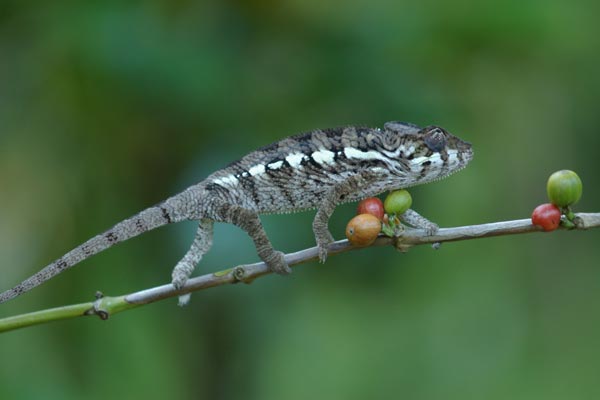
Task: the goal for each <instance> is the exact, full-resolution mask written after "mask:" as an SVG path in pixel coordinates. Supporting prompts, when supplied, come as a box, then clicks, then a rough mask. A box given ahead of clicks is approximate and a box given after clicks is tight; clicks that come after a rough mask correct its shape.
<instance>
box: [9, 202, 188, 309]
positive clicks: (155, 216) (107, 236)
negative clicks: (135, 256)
mask: <svg viewBox="0 0 600 400" xmlns="http://www.w3.org/2000/svg"><path fill="white" fill-rule="evenodd" d="M184 193H185V192H184ZM182 195H183V193H182V194H180V195H177V196H174V197H172V198H170V199H169V200H166V201H165V202H163V203H161V204H158V205H156V206H154V207H150V208H148V209H146V210H144V211H142V212H140V213H139V214H137V215H135V216H133V217H131V218H129V219H126V220H124V221H121V222H119V223H118V224H116V225H115V226H113V227H112V228H111V229H109V230H108V231H106V232H104V233H102V234H100V235H97V236H95V237H93V238H91V239H90V240H88V241H87V242H85V243H83V244H81V245H80V246H78V247H76V248H75V249H73V250H71V251H70V252H68V253H67V254H65V255H64V256H62V257H61V258H59V259H58V260H56V261H54V262H53V263H52V264H50V265H48V266H46V267H45V268H43V269H42V270H41V271H39V272H37V273H36V274H34V275H33V276H31V277H29V278H27V279H25V280H24V281H23V282H21V283H20V284H18V285H17V286H15V287H14V288H12V289H9V290H7V291H5V292H4V293H0V303H4V302H5V301H8V300H10V299H13V298H15V297H17V296H19V295H21V294H22V293H25V292H27V291H29V290H30V289H32V288H34V287H36V286H38V285H40V284H42V283H44V282H45V281H47V280H49V279H50V278H52V277H54V276H56V275H58V274H60V273H61V272H63V271H65V270H67V269H69V268H71V267H72V266H74V265H76V264H77V263H79V262H81V261H83V260H85V259H86V258H89V257H91V256H93V255H94V254H97V253H100V252H101V251H103V250H106V249H108V248H109V247H112V246H114V245H115V244H117V243H120V242H123V241H125V240H127V239H130V238H132V237H135V236H138V235H140V234H142V233H144V232H146V231H149V230H151V229H155V228H158V227H160V226H163V225H167V224H170V223H174V222H179V221H183V220H186V219H189V217H188V216H187V215H184V214H185V213H182V212H180V208H179V207H178V206H179V205H180V203H181V200H182V198H181V197H182Z"/></svg>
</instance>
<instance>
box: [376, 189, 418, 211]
mask: <svg viewBox="0 0 600 400" xmlns="http://www.w3.org/2000/svg"><path fill="white" fill-rule="evenodd" d="M411 205H412V197H410V193H408V191H407V190H404V189H402V190H394V191H393V192H391V193H390V194H388V195H387V197H386V198H385V201H384V202H383V208H384V209H385V212H386V213H388V214H396V215H400V214H403V213H404V212H405V211H406V210H408V209H409V208H410V206H411Z"/></svg>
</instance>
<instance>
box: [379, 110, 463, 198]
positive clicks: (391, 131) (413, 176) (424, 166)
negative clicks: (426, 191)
mask: <svg viewBox="0 0 600 400" xmlns="http://www.w3.org/2000/svg"><path fill="white" fill-rule="evenodd" d="M381 133H382V138H381V139H382V140H381V144H382V147H383V148H382V149H381V151H382V152H384V153H387V154H388V155H389V156H391V155H392V154H393V155H394V156H395V157H394V159H395V160H396V163H395V164H396V165H395V168H392V171H393V173H395V174H397V175H398V177H399V178H401V179H402V180H405V181H408V182H410V183H411V184H410V185H411V186H412V185H418V184H423V183H427V182H431V181H435V180H438V179H442V178H444V177H446V176H448V175H450V174H453V173H454V172H457V171H460V170H461V169H463V168H464V167H466V166H467V164H468V163H469V162H470V161H471V159H472V158H473V150H472V148H471V144H470V143H469V142H465V141H464V140H462V139H460V138H458V137H456V136H454V135H452V134H451V133H449V132H448V131H446V130H444V129H443V128H440V127H438V126H428V127H425V128H420V127H418V126H415V125H412V124H407V123H403V122H388V123H386V124H385V125H384V129H383V131H382V132H381ZM407 178H408V179H407Z"/></svg>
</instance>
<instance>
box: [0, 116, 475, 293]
mask: <svg viewBox="0 0 600 400" xmlns="http://www.w3.org/2000/svg"><path fill="white" fill-rule="evenodd" d="M472 156H473V153H472V149H471V145H470V144H469V143H467V142H465V141H463V140H461V139H459V138H458V137H456V136H454V135H452V134H450V133H448V132H447V131H445V130H444V129H442V128H439V127H436V126H429V127H426V128H420V127H418V126H416V125H412V124H408V123H402V122H388V123H386V124H385V125H384V128H383V129H378V128H366V127H353V126H350V127H343V128H333V129H324V130H314V131H311V132H307V133H303V134H300V135H296V136H291V137H288V138H285V139H283V140H280V141H278V142H276V143H273V144H271V145H269V146H266V147H263V148H261V149H259V150H256V151H254V152H252V153H249V154H248V155H246V156H245V157H243V158H241V159H240V160H238V161H236V162H233V163H231V164H230V165H229V166H227V167H225V168H223V169H221V170H218V171H216V172H215V173H213V174H211V175H210V176H208V177H207V178H206V179H205V180H204V181H202V182H200V183H198V184H196V185H194V186H191V187H189V188H187V189H186V190H184V191H183V192H181V193H179V194H177V195H175V196H173V197H170V198H168V199H167V200H165V201H163V202H162V203H160V204H158V205H156V206H154V207H150V208H148V209H146V210H144V211H142V212H140V213H139V214H137V215H135V216H133V217H131V218H129V219H126V220H124V221H122V222H119V223H118V224H116V225H115V226H114V227H112V228H111V229H109V230H108V231H106V232H104V233H102V234H100V235H97V236H95V237H93V238H92V239H90V240H88V241H87V242H85V243H83V244H82V245H80V246H79V247H77V248H75V249H73V250H72V251H70V252H69V253H67V254H65V255H64V256H62V257H61V258H59V259H58V260H56V261H54V262H53V263H52V264H50V265H48V266H47V267H45V268H43V269H42V270H41V271H39V272H37V273H36V274H34V275H33V276H31V277H30V278H28V279H26V280H25V281H23V282H22V283H20V284H18V285H17V286H15V287H14V288H12V289H10V290H7V291H6V292H4V293H2V294H0V303H2V302H5V301H7V300H10V299H12V298H14V297H16V296H18V295H20V294H22V293H24V292H27V291H29V290H30V289H32V288H33V287H35V286H38V285H39V284H41V283H43V282H45V281H47V280H48V279H50V278H52V277H54V276H55V275H57V274H59V273H61V272H63V271H64V270H66V269H68V268H70V267H72V266H74V265H75V264H77V263H79V262H81V261H83V260H85V259H87V258H89V257H91V256H92V255H94V254H97V253H99V252H101V251H103V250H105V249H107V248H109V247H111V246H113V245H115V244H117V243H120V242H122V241H125V240H127V239H129V238H132V237H134V236H137V235H140V234H142V233H144V232H146V231H148V230H151V229H155V228H157V227H160V226H163V225H166V224H170V223H175V222H180V221H184V220H197V221H199V225H198V231H197V234H196V237H195V239H194V241H193V243H192V245H191V247H190V249H189V250H188V252H187V253H186V254H185V256H184V257H183V258H182V259H181V261H180V262H179V263H178V264H177V265H176V266H175V268H174V270H173V273H172V278H173V284H174V285H175V287H177V288H180V287H182V286H183V285H184V284H185V282H186V281H187V279H188V278H189V276H190V275H191V274H192V272H193V270H194V268H195V266H196V265H197V264H198V263H199V262H200V260H201V259H202V256H203V255H204V254H205V253H206V252H207V251H208V250H209V249H210V247H211V244H212V237H213V223H214V222H227V223H231V224H234V225H236V226H238V227H240V228H241V229H243V230H244V231H246V232H247V233H248V235H249V236H250V237H251V238H252V240H253V241H254V244H255V246H256V249H257V252H258V255H259V257H260V258H261V259H262V260H263V261H264V262H265V263H266V264H267V265H268V267H269V268H270V269H271V270H272V271H274V272H276V273H279V274H288V273H290V272H291V270H290V268H289V266H288V265H287V264H286V262H285V259H284V255H283V253H281V252H279V251H276V250H275V249H273V246H272V245H271V242H270V241H269V239H268V237H267V235H266V233H265V231H264V229H263V227H262V225H261V222H260V219H259V214H267V213H287V212H293V211H302V210H308V209H317V213H316V216H315V218H314V220H313V231H314V235H315V239H316V242H317V245H318V248H319V258H320V260H321V261H322V262H324V261H325V259H326V257H327V248H328V246H329V244H331V242H332V241H333V237H332V235H331V233H330V232H329V229H328V221H329V218H330V216H331V214H332V213H333V211H334V209H335V207H336V205H338V204H340V203H345V202H350V201H355V200H360V199H363V198H366V197H370V196H374V195H377V194H379V193H382V192H384V191H388V190H394V189H399V188H407V187H411V186H415V185H420V184H424V183H427V182H431V181H435V180H438V179H442V178H445V177H446V176H448V175H450V174H452V173H454V172H456V171H459V170H460V169H462V168H464V167H465V166H466V165H467V164H468V162H469V161H470V160H471V158H472ZM402 218H403V219H404V220H405V222H407V223H409V224H411V225H413V226H417V227H421V228H425V229H426V231H427V232H428V233H430V234H433V233H434V232H435V231H436V230H437V225H435V224H433V223H431V222H429V221H428V220H426V219H425V218H423V217H421V216H420V215H419V214H417V213H416V212H414V211H412V210H409V211H407V212H406V213H405V214H403V216H402Z"/></svg>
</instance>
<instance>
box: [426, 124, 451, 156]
mask: <svg viewBox="0 0 600 400" xmlns="http://www.w3.org/2000/svg"><path fill="white" fill-rule="evenodd" d="M423 130H424V131H425V132H424V135H425V136H424V138H423V141H424V142H425V145H426V146H427V147H428V148H429V150H431V151H435V152H440V151H442V150H443V149H444V148H445V147H446V132H444V130H443V129H442V128H438V127H437V126H430V127H427V128H425V129H423Z"/></svg>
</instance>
